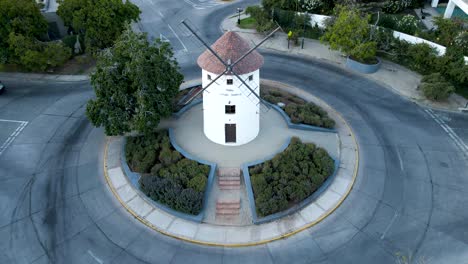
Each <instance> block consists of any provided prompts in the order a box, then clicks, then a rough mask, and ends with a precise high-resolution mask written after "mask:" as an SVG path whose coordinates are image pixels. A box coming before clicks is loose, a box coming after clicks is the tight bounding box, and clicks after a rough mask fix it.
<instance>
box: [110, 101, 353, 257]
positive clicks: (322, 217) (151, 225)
mask: <svg viewBox="0 0 468 264" xmlns="http://www.w3.org/2000/svg"><path fill="white" fill-rule="evenodd" d="M324 103H325V102H324ZM325 104H326V103H325ZM327 105H328V104H327ZM330 109H332V110H333V111H334V112H335V113H336V114H337V115H338V116H339V118H341V120H342V121H343V122H344V123H345V124H346V126H347V127H348V128H349V130H350V131H351V137H352V138H353V140H354V143H355V145H356V150H355V152H356V161H355V165H354V174H353V179H352V182H351V185H349V186H348V189H347V190H346V193H345V195H344V196H342V197H341V199H340V200H339V201H338V203H337V204H336V205H335V207H334V208H332V209H330V210H328V211H327V212H326V213H325V214H323V215H322V216H321V217H320V218H319V219H317V220H315V221H314V222H311V223H308V224H307V225H305V226H303V227H301V228H299V229H296V230H294V231H291V232H289V233H285V234H282V235H281V236H277V237H274V238H270V239H267V240H261V241H256V242H251V243H239V244H222V243H212V242H205V241H200V240H195V239H190V238H186V237H182V236H176V235H174V234H171V233H168V232H166V231H165V230H162V229H159V228H158V227H156V226H154V225H153V224H151V223H150V222H148V221H147V220H145V219H144V218H142V217H140V216H139V215H137V214H136V213H135V212H134V211H133V210H132V209H131V208H130V207H128V205H127V204H126V203H125V202H124V201H122V200H121V199H120V196H119V195H118V194H117V191H116V190H115V188H114V186H113V185H112V184H111V183H110V178H109V175H108V172H107V152H108V147H109V140H108V139H106V147H105V150H104V176H105V179H106V183H107V185H108V186H109V188H110V190H111V191H112V194H113V195H114V196H115V198H117V200H118V201H119V202H120V204H121V205H122V206H123V207H124V208H125V209H126V210H127V211H128V212H129V213H130V214H131V215H132V216H133V217H134V218H136V219H138V220H139V221H140V222H141V223H143V224H144V225H146V226H147V227H149V228H151V229H153V230H155V231H157V232H159V233H161V234H163V235H166V236H168V237H172V238H175V239H179V240H182V241H185V242H190V243H194V244H198V245H203V246H214V247H233V248H234V247H249V246H258V245H263V244H266V243H270V242H273V241H276V240H280V239H285V238H288V237H290V236H293V235H295V234H297V233H299V232H302V231H304V230H306V229H308V228H310V227H312V226H314V225H316V224H318V223H319V222H321V221H322V220H323V219H325V218H327V217H328V216H329V215H330V214H332V213H333V212H334V211H335V210H336V209H337V208H338V207H339V206H340V205H341V204H342V203H343V202H344V200H345V199H346V198H347V197H348V195H349V194H350V193H351V190H352V189H353V187H354V183H355V182H356V178H357V174H358V169H359V145H358V143H357V140H356V136H355V135H354V131H353V129H352V128H351V127H350V126H349V124H348V122H346V120H345V119H344V118H343V116H342V115H341V114H340V113H339V112H337V111H335V110H334V108H332V107H330ZM340 144H341V143H340Z"/></svg>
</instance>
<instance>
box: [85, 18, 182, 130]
mask: <svg viewBox="0 0 468 264" xmlns="http://www.w3.org/2000/svg"><path fill="white" fill-rule="evenodd" d="M182 81H183V75H182V74H181V73H179V71H178V64H177V62H176V60H175V59H174V58H173V52H172V49H171V47H170V45H169V44H168V43H165V42H162V41H160V40H156V41H155V43H154V44H150V43H149V42H148V40H147V36H146V34H138V33H134V32H132V30H131V29H130V27H129V26H127V29H126V30H125V31H124V32H123V33H122V35H121V36H120V37H119V38H118V39H117V41H116V42H115V45H114V46H113V47H112V48H109V49H106V50H104V51H102V52H101V53H100V54H99V55H98V59H97V66H96V71H95V73H93V74H92V75H91V83H92V85H93V86H94V90H95V92H96V97H97V98H96V99H95V100H91V101H89V102H88V105H87V108H86V114H87V116H88V118H89V119H90V120H91V122H92V123H93V124H94V125H95V126H104V128H105V131H106V134H107V135H119V134H123V133H126V132H130V131H132V130H136V131H138V132H140V133H143V134H146V135H151V134H152V133H153V132H154V131H155V129H156V127H157V126H158V124H159V121H160V119H161V118H162V117H167V116H169V115H170V114H171V113H172V110H173V98H174V97H175V96H176V94H177V93H178V90H179V86H180V84H181V83H182Z"/></svg>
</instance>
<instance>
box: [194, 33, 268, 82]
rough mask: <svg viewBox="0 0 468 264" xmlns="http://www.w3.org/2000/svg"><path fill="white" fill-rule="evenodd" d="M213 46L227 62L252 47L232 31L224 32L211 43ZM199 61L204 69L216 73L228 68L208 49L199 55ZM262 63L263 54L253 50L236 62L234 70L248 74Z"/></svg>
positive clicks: (232, 61) (232, 60)
mask: <svg viewBox="0 0 468 264" xmlns="http://www.w3.org/2000/svg"><path fill="white" fill-rule="evenodd" d="M211 48H212V49H213V50H214V52H216V53H217V54H218V55H219V56H220V57H221V59H223V60H224V61H225V62H226V63H228V61H230V62H231V63H234V62H235V61H237V59H239V58H240V57H242V56H243V55H244V54H246V53H247V52H248V51H249V50H250V49H251V48H250V45H249V43H248V42H247V41H245V40H244V39H243V38H242V37H241V36H239V35H238V34H237V33H235V32H232V31H228V32H226V33H224V35H222V36H221V37H220V38H219V39H218V40H217V41H216V42H215V43H214V44H213V45H211ZM197 63H198V66H200V67H201V68H202V69H204V70H206V71H209V72H212V73H214V74H221V73H223V72H224V71H225V70H226V67H225V66H224V65H223V64H222V63H221V62H220V61H219V60H218V59H217V58H216V57H215V56H214V55H213V54H212V53H211V52H210V51H209V50H208V49H207V50H206V51H205V52H203V53H202V54H201V55H200V57H198V60H197ZM262 65H263V56H262V55H260V53H258V52H257V51H253V52H252V53H250V54H249V55H248V56H247V57H245V58H244V59H243V60H241V61H240V62H239V63H238V64H236V66H234V69H233V71H234V72H235V73H237V74H246V73H250V72H254V71H256V70H258V69H260V67H261V66H262ZM227 75H232V73H230V72H228V73H227Z"/></svg>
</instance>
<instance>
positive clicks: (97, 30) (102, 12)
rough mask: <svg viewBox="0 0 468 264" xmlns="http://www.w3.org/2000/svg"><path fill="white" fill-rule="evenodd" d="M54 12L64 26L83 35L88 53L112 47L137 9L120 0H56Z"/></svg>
mask: <svg viewBox="0 0 468 264" xmlns="http://www.w3.org/2000/svg"><path fill="white" fill-rule="evenodd" d="M57 2H58V3H59V4H60V5H59V8H58V10H57V14H58V15H59V16H60V17H61V18H62V19H63V21H64V22H65V25H67V26H71V27H72V28H73V29H75V30H76V32H75V33H80V34H84V36H85V37H84V39H85V41H84V44H85V46H86V47H87V48H88V49H90V51H91V52H96V51H98V50H100V49H104V48H108V47H110V46H112V44H113V43H114V41H115V40H116V39H117V38H118V37H119V36H120V34H121V33H122V31H123V30H124V29H125V25H127V24H128V23H130V22H135V21H137V20H138V19H139V15H140V10H139V9H138V7H137V6H136V5H134V4H132V3H131V2H130V1H128V0H126V1H122V0H99V1H94V0H58V1H57Z"/></svg>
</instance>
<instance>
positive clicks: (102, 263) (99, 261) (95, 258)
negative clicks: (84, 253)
mask: <svg viewBox="0 0 468 264" xmlns="http://www.w3.org/2000/svg"><path fill="white" fill-rule="evenodd" d="M88 254H89V255H90V256H91V257H92V258H93V259H94V260H95V261H96V262H97V263H99V264H104V261H102V260H101V259H100V258H98V257H96V256H95V255H94V254H93V252H92V251H91V250H88Z"/></svg>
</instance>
